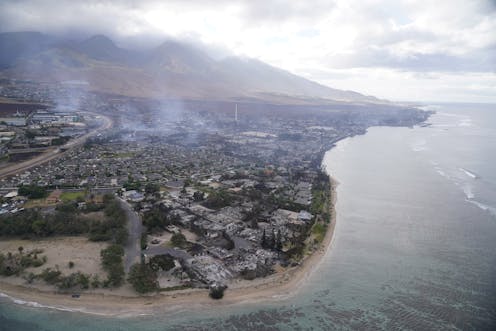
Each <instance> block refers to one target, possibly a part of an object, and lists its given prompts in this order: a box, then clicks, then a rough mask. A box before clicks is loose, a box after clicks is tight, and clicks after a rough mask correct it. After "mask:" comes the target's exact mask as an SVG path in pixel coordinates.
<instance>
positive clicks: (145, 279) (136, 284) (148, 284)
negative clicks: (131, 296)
mask: <svg viewBox="0 0 496 331" xmlns="http://www.w3.org/2000/svg"><path fill="white" fill-rule="evenodd" d="M127 280H128V282H129V283H130V284H131V285H132V286H133V288H134V289H135V291H136V292H138V293H147V292H152V291H156V290H158V288H159V286H158V281H157V272H156V271H155V270H154V269H153V268H152V267H151V266H150V265H149V264H145V263H136V264H134V265H133V266H132V267H131V270H130V271H129V275H128V278H127Z"/></svg>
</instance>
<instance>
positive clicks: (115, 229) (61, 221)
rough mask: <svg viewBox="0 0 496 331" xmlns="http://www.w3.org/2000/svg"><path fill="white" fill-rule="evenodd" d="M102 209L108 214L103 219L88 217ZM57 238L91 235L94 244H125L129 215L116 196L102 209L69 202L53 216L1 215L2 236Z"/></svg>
mask: <svg viewBox="0 0 496 331" xmlns="http://www.w3.org/2000/svg"><path fill="white" fill-rule="evenodd" d="M101 209H103V211H104V216H105V217H104V218H103V219H94V218H91V217H86V216H85V215H84V214H86V213H89V212H93V211H95V210H101ZM57 235H70V236H75V235H87V236H88V238H89V239H90V240H92V241H111V242H113V243H117V244H123V243H125V242H126V240H127V237H128V232H127V228H126V215H125V212H124V211H123V210H122V209H121V208H120V205H119V203H118V202H117V201H116V200H115V199H114V197H113V196H107V197H106V198H104V199H103V203H102V204H101V205H99V206H98V205H96V204H93V203H90V204H87V205H86V206H85V207H84V208H79V207H78V204H77V203H76V202H66V203H62V204H59V205H57V207H56V209H55V211H54V212H53V213H42V212H41V211H40V210H38V209H34V208H33V209H27V210H25V211H24V212H21V213H16V214H8V215H2V216H0V236H21V237H23V238H30V237H32V236H36V237H50V236H57Z"/></svg>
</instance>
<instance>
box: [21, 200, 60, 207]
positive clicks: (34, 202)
mask: <svg viewBox="0 0 496 331" xmlns="http://www.w3.org/2000/svg"><path fill="white" fill-rule="evenodd" d="M54 205H55V204H54V203H52V204H49V203H47V202H46V200H45V199H30V200H28V201H26V203H24V205H23V207H24V208H26V209H29V208H43V207H48V206H54Z"/></svg>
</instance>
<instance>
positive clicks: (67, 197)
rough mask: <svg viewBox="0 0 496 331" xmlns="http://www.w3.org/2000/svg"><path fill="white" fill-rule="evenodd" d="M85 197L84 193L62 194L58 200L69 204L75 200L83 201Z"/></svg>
mask: <svg viewBox="0 0 496 331" xmlns="http://www.w3.org/2000/svg"><path fill="white" fill-rule="evenodd" d="M85 197H86V192H85V191H75V192H64V193H62V194H61V195H60V200H62V201H63V202H70V201H76V200H81V201H84V198H85Z"/></svg>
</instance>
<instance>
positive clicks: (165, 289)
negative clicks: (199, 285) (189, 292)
mask: <svg viewBox="0 0 496 331" xmlns="http://www.w3.org/2000/svg"><path fill="white" fill-rule="evenodd" d="M188 288H191V285H177V286H170V287H161V288H160V289H159V290H158V291H159V292H172V291H180V290H185V289H188Z"/></svg>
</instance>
